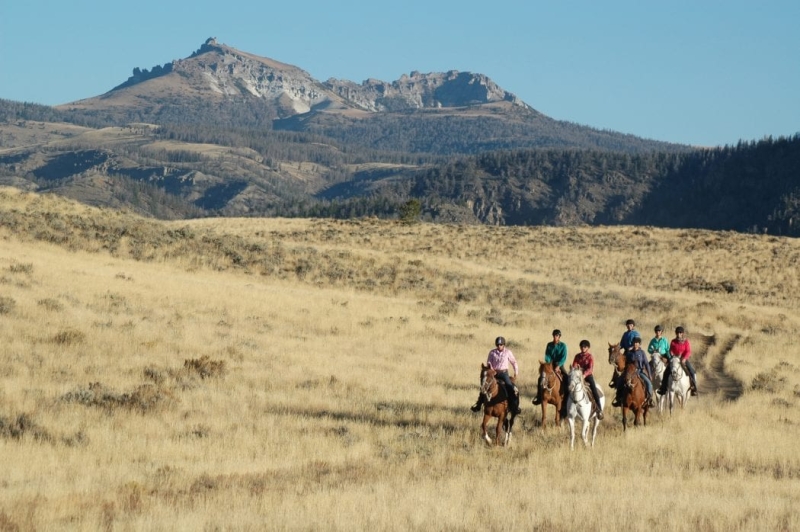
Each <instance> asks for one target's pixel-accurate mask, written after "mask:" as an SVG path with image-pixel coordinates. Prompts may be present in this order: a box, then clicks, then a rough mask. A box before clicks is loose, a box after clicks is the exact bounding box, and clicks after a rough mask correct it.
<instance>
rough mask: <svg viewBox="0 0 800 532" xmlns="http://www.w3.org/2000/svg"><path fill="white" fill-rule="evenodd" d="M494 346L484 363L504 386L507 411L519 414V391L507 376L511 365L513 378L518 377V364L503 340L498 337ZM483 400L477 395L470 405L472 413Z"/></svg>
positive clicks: (478, 407)
mask: <svg viewBox="0 0 800 532" xmlns="http://www.w3.org/2000/svg"><path fill="white" fill-rule="evenodd" d="M494 345H495V348H494V349H492V350H491V351H489V356H488V357H487V359H486V363H487V364H488V365H489V367H491V368H492V369H493V370H495V371H496V372H497V373H496V374H495V378H497V379H499V380H501V381H503V383H504V384H505V386H506V392H507V396H508V408H509V410H510V411H511V412H513V413H514V414H520V413H521V412H522V410H520V408H519V391H518V390H517V387H516V386H514V383H513V382H511V377H510V376H509V375H508V366H509V365H511V367H513V368H514V376H515V377H517V376H519V364H517V359H516V358H514V353H512V352H511V349H507V348H506V339H505V338H503V337H502V336H498V337H497V338H496V339H495V341H494ZM484 400H485V398H484V396H483V394H482V393H481V394H478V401H477V402H476V403H475V404H474V405H472V411H473V412H477V411H478V410H480V409H481V405H482V404H483V402H484Z"/></svg>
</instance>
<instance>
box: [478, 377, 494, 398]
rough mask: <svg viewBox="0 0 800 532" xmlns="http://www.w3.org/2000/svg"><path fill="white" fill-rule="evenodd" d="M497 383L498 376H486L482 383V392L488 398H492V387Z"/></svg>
mask: <svg viewBox="0 0 800 532" xmlns="http://www.w3.org/2000/svg"><path fill="white" fill-rule="evenodd" d="M496 383H497V377H495V376H494V375H492V377H491V379H489V378H487V377H484V378H483V384H481V393H482V394H483V395H485V396H486V400H487V401H488V400H490V399H491V398H492V396H491V391H492V387H493V386H494V385H495V384H496Z"/></svg>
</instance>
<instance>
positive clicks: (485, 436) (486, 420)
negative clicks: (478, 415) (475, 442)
mask: <svg viewBox="0 0 800 532" xmlns="http://www.w3.org/2000/svg"><path fill="white" fill-rule="evenodd" d="M491 417H492V416H490V415H489V414H486V413H484V414H483V423H482V424H481V435H482V436H483V439H484V440H486V443H487V444H488V445H491V444H492V439H491V438H490V437H489V433H488V432H487V430H486V425H487V424H488V423H489V420H490V419H491Z"/></svg>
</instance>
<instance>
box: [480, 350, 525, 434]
mask: <svg viewBox="0 0 800 532" xmlns="http://www.w3.org/2000/svg"><path fill="white" fill-rule="evenodd" d="M495 374H496V372H495V370H493V369H492V368H491V367H489V365H488V364H481V393H482V394H483V395H484V399H485V401H484V402H483V423H482V424H481V435H482V436H483V439H484V440H486V443H488V444H489V445H491V444H492V438H490V437H489V434H488V433H487V431H486V425H488V423H489V420H490V419H492V418H493V417H496V418H497V427H496V429H495V439H494V444H495V445H500V435H501V431H502V430H505V438H504V439H503V443H502V444H503V445H508V443H509V442H510V441H511V430H512V429H513V428H514V418H516V417H517V415H516V414H514V413H513V412H511V410H510V409H509V408H508V395H507V394H506V390H505V385H504V383H503V381H501V380H499V379H497V378H495ZM514 381H515V377H511V382H514Z"/></svg>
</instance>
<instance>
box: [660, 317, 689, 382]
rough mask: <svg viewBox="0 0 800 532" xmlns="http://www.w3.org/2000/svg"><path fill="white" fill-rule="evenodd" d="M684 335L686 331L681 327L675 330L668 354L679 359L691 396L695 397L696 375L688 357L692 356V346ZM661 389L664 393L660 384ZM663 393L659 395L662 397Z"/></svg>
mask: <svg viewBox="0 0 800 532" xmlns="http://www.w3.org/2000/svg"><path fill="white" fill-rule="evenodd" d="M685 334H686V330H685V329H684V328H683V327H676V328H675V338H674V339H673V340H672V342H670V344H669V354H670V356H673V357H680V359H681V364H683V367H685V368H686V373H688V374H689V382H691V390H692V395H697V374H696V373H695V371H694V367H692V363H691V362H689V357H691V356H692V346H691V344H689V339H688V338H686V336H685ZM661 389H663V390H664V393H666V391H667V389H666V386H664V385H663V384H662V385H661ZM660 391H661V390H659V392H660ZM664 393H662V394H661V395H664Z"/></svg>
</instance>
